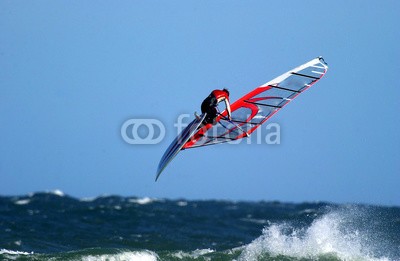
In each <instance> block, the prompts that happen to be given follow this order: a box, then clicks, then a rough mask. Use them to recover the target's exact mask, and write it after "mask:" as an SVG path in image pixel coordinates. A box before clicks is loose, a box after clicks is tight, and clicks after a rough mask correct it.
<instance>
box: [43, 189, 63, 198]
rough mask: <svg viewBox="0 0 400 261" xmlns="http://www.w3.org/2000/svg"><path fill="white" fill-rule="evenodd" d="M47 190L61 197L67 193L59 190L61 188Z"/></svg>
mask: <svg viewBox="0 0 400 261" xmlns="http://www.w3.org/2000/svg"><path fill="white" fill-rule="evenodd" d="M46 192H47V193H49V194H53V195H56V196H59V197H64V196H65V193H64V192H62V191H61V190H59V189H55V190H51V191H46Z"/></svg>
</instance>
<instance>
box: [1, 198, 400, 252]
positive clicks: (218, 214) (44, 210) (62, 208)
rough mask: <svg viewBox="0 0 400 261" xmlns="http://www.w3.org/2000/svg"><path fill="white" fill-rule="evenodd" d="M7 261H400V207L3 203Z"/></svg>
mask: <svg viewBox="0 0 400 261" xmlns="http://www.w3.org/2000/svg"><path fill="white" fill-rule="evenodd" d="M0 235H1V236H0V260H400V208H399V207H379V206H367V205H334V204H327V203H304V204H287V203H281V202H234V201H213V200H210V201H186V200H165V199H150V198H135V197H118V196H107V197H97V198H93V199H77V198H73V197H70V196H67V195H64V194H62V193H60V192H57V193H55V192H52V193H35V194H32V195H27V196H18V197H7V196H2V197H0Z"/></svg>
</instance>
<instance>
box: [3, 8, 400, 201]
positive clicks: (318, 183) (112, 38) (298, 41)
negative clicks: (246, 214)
mask: <svg viewBox="0 0 400 261" xmlns="http://www.w3.org/2000/svg"><path fill="white" fill-rule="evenodd" d="M399 13H400V3H399V2H398V1H350V2H349V1H334V2H332V1H330V2H329V1H306V2H298V1H1V2H0V35H1V37H0V90H1V92H0V122H1V123H0V124H1V127H0V137H1V146H0V153H1V157H0V176H1V180H2V181H1V183H0V194H2V195H15V194H26V193H30V192H34V191H45V190H53V189H60V190H62V191H64V192H65V193H67V194H70V195H73V196H76V197H89V196H97V195H101V194H118V195H126V196H127V195H133V196H140V197H144V196H149V197H158V198H188V199H210V198H217V199H231V200H280V201H290V202H303V201H331V202H338V203H371V204H385V205H400V190H399V189H398V186H399V184H400V161H399V160H398V159H399V156H400V138H399V132H400V121H399V115H398V113H399V112H400V110H399V109H400V105H399V102H398V97H399V96H400V88H399V84H398V80H396V79H398V72H399V70H400V63H399V58H400V47H399V39H400V33H399V30H398V26H397V25H398V24H399V22H400V21H399V20H400V18H399V15H398V14H399ZM319 55H322V56H323V57H324V58H325V60H326V61H327V63H328V65H329V71H328V73H327V75H326V76H325V77H324V78H323V79H322V80H321V81H320V82H319V83H317V84H316V85H314V86H313V87H312V88H311V89H309V90H308V91H307V92H305V93H304V94H302V95H300V96H299V97H298V98H297V99H296V100H295V101H293V102H292V103H291V104H289V105H288V106H286V107H285V108H284V109H283V110H281V111H280V112H278V114H276V115H275V116H274V117H273V118H272V119H271V122H275V123H278V124H279V125H280V126H281V143H280V144H279V145H267V144H254V143H253V144H250V145H247V144H245V143H242V144H239V145H228V144H225V145H217V146H211V147H207V148H202V149H195V150H187V151H183V152H182V153H180V154H179V155H178V156H177V158H176V159H175V160H174V161H173V162H172V163H171V164H170V165H169V166H168V167H167V169H166V170H165V172H164V173H163V174H162V176H161V177H160V179H159V181H158V182H157V183H155V182H154V178H155V172H156V169H157V165H158V161H159V159H160V158H161V156H162V154H163V153H164V150H165V149H166V148H167V147H168V145H169V143H170V142H171V141H172V139H173V138H174V137H175V136H176V129H175V128H174V123H175V122H176V120H177V117H178V116H179V115H180V114H182V113H190V114H192V113H193V112H194V111H200V108H199V107H200V103H201V101H202V100H203V98H204V97H205V96H207V95H208V93H209V92H210V91H211V90H212V89H215V88H222V87H228V88H229V89H230V92H231V99H232V100H236V99H238V98H240V97H241V96H242V95H244V94H245V93H246V92H249V91H251V90H252V89H253V88H255V87H257V86H259V85H261V84H264V83H265V82H267V81H269V80H271V79H273V78H274V77H276V76H278V75H280V74H282V73H284V72H286V71H288V70H289V69H292V68H294V67H296V66H298V65H300V64H302V63H304V62H307V61H309V60H311V59H313V58H315V57H316V56H319ZM144 118H150V119H157V120H160V121H161V122H162V123H163V124H164V125H165V128H166V136H165V138H164V139H163V140H162V142H160V143H159V144H156V145H130V144H127V143H126V142H124V140H123V139H122V138H121V134H120V129H121V126H122V124H123V123H124V122H125V121H126V120H128V119H144ZM144 134H145V132H144Z"/></svg>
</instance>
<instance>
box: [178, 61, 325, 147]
mask: <svg viewBox="0 0 400 261" xmlns="http://www.w3.org/2000/svg"><path fill="white" fill-rule="evenodd" d="M327 70H328V65H327V63H326V62H325V61H324V59H323V58H322V57H317V58H315V59H313V60H311V61H309V62H307V63H305V64H303V65H300V66H299V67H297V68H294V69H293V70H290V71H288V72H286V73H284V74H282V75H281V76H279V77H277V78H275V79H273V80H271V81H269V82H267V83H265V84H263V85H261V86H259V87H257V88H256V89H254V90H253V91H251V92H249V93H248V94H246V95H244V96H243V97H242V98H240V99H239V100H237V101H236V102H234V103H233V104H231V111H232V114H231V116H232V120H231V121H230V120H228V119H227V117H226V116H227V112H226V111H223V112H222V113H221V114H220V115H219V116H218V117H217V124H215V125H208V126H205V127H204V128H202V129H200V130H199V131H198V132H197V133H195V134H194V135H193V137H192V138H191V139H190V140H189V141H188V142H187V143H186V144H185V145H184V146H183V149H189V148H196V147H202V146H207V145H214V144H219V143H224V142H229V141H233V140H237V139H241V138H243V137H248V135H250V134H251V133H252V132H254V131H255V130H256V129H257V128H258V127H259V126H261V124H263V123H264V122H266V121H267V120H268V119H269V118H271V117H272V116H273V115H274V114H275V113H277V112H278V111H279V110H280V109H282V108H283V107H284V106H285V105H287V104H288V103H289V102H290V101H292V100H293V99H294V98H296V97H297V96H298V95H299V94H300V93H302V92H304V91H305V90H307V89H308V88H310V87H311V86H312V85H313V84H315V83H316V82H317V81H319V80H320V79H321V78H322V77H323V76H324V75H325V73H326V72H327Z"/></svg>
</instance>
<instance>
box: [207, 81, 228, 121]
mask: <svg viewBox="0 0 400 261" xmlns="http://www.w3.org/2000/svg"><path fill="white" fill-rule="evenodd" d="M222 101H224V102H225V106H226V111H227V113H228V119H229V120H232V118H231V106H230V104H229V91H228V89H222V90H214V91H212V92H211V93H210V95H208V97H207V98H205V99H204V101H203V102H202V103H201V113H207V116H206V118H205V119H204V121H203V124H204V125H206V124H208V123H211V124H213V125H215V123H216V121H215V120H216V118H217V116H218V110H217V106H218V104H219V103H220V102H222Z"/></svg>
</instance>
